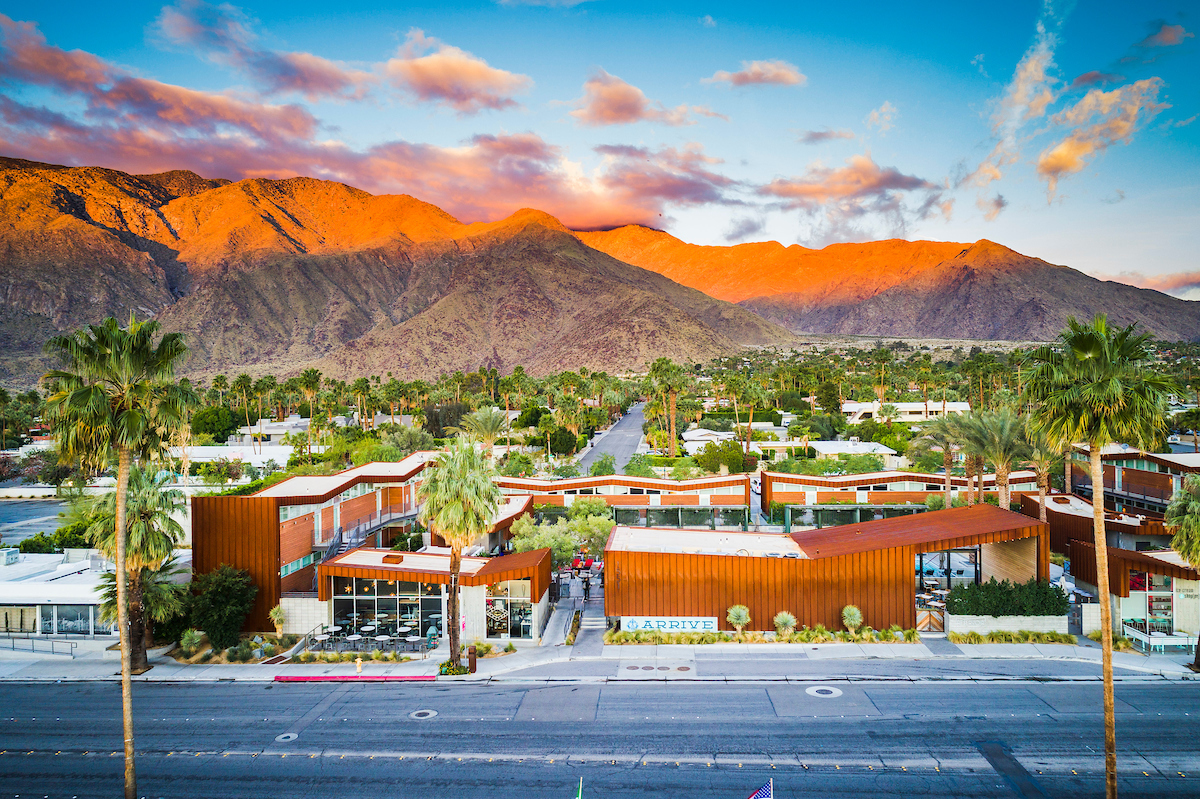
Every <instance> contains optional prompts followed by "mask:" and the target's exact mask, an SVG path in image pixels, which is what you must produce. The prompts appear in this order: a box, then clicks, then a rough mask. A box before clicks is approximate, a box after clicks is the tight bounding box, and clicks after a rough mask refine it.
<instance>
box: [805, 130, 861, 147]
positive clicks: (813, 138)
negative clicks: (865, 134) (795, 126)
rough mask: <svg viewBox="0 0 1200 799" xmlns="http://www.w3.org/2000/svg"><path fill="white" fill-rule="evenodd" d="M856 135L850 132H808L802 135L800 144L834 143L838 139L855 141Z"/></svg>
mask: <svg viewBox="0 0 1200 799" xmlns="http://www.w3.org/2000/svg"><path fill="white" fill-rule="evenodd" d="M853 138H854V133H853V132H852V131H849V130H830V129H829V128H825V129H824V130H806V131H802V132H801V133H800V138H799V142H800V143H801V144H820V143H821V142H826V141H834V140H836V139H853Z"/></svg>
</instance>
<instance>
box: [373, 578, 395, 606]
mask: <svg viewBox="0 0 1200 799" xmlns="http://www.w3.org/2000/svg"><path fill="white" fill-rule="evenodd" d="M375 591H376V594H377V595H378V596H395V595H396V581H395V580H376V581H375ZM393 604H395V603H393Z"/></svg>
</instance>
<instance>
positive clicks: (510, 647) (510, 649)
mask: <svg viewBox="0 0 1200 799" xmlns="http://www.w3.org/2000/svg"><path fill="white" fill-rule="evenodd" d="M504 651H505V652H509V653H512V652H516V651H517V646H516V644H514V643H513V642H512V641H509V642H508V645H507V646H505V647H504Z"/></svg>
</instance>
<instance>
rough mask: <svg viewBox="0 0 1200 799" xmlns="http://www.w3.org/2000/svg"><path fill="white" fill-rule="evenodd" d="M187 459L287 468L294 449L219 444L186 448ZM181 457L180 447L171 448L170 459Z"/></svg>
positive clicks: (272, 445)
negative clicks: (219, 460)
mask: <svg viewBox="0 0 1200 799" xmlns="http://www.w3.org/2000/svg"><path fill="white" fill-rule="evenodd" d="M187 449H188V459H189V460H190V461H192V463H210V462H212V461H215V460H217V459H218V458H225V459H227V460H231V461H241V462H242V463H249V464H252V465H253V466H256V467H259V468H261V467H262V466H263V465H264V464H265V463H266V462H267V461H272V460H273V461H275V463H277V464H279V465H280V466H287V462H288V459H289V458H291V457H292V452H293V450H294V449H295V447H291V446H283V445H282V444H264V445H263V446H262V452H261V453H260V452H259V451H258V450H259V447H257V446H255V447H251V446H250V445H249V444H246V445H244V446H243V445H240V444H221V445H214V446H205V447H188V448H187ZM324 449H325V448H324V447H313V451H314V452H322V451H324ZM182 456H183V450H182V448H181V447H172V448H171V457H172V458H180V457H182Z"/></svg>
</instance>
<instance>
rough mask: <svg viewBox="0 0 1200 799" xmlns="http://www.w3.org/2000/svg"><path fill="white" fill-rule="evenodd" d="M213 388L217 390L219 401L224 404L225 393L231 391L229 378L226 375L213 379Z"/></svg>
mask: <svg viewBox="0 0 1200 799" xmlns="http://www.w3.org/2000/svg"><path fill="white" fill-rule="evenodd" d="M212 387H213V388H214V389H215V390H216V392H217V397H218V399H219V401H220V402H221V403H224V402H225V392H226V391H228V390H229V378H228V377H226V376H225V375H217V376H216V377H214V378H213V382H212Z"/></svg>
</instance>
